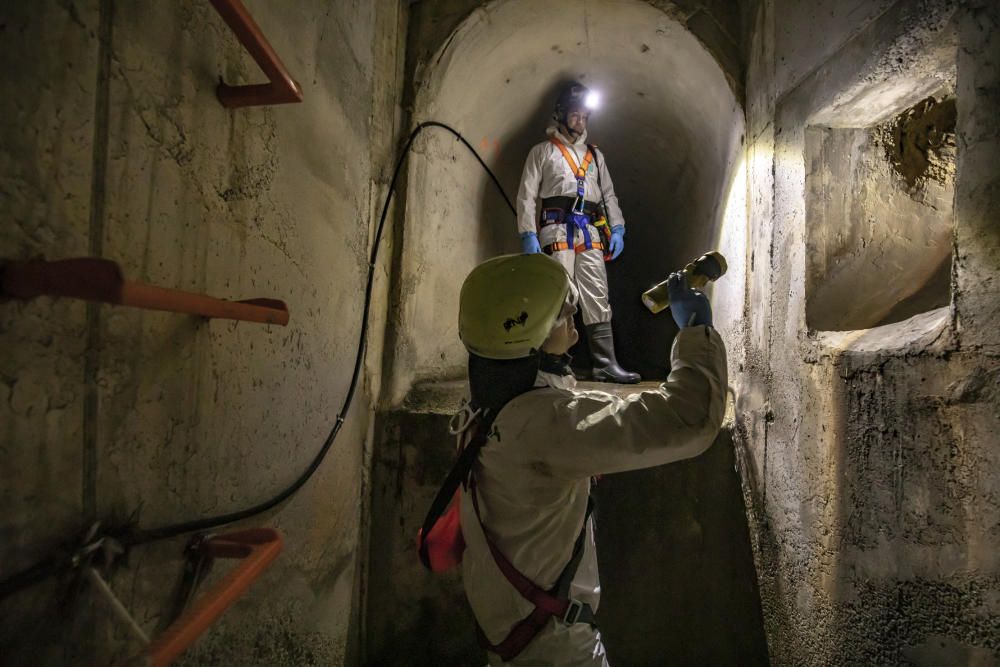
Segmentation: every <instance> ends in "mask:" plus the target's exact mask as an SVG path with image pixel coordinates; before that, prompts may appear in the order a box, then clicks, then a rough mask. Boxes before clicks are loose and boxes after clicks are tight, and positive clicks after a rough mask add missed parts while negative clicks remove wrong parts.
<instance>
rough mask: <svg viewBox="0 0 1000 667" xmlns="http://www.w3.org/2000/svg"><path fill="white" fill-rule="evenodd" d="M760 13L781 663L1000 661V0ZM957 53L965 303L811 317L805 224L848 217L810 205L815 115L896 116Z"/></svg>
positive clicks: (751, 82) (754, 500)
mask: <svg viewBox="0 0 1000 667" xmlns="http://www.w3.org/2000/svg"><path fill="white" fill-rule="evenodd" d="M754 22H755V23H754V30H753V34H754V39H753V42H752V48H751V49H750V51H749V54H748V62H749V67H748V79H747V99H748V134H749V146H748V150H749V154H748V163H749V165H750V172H749V175H748V178H749V183H750V192H751V193H752V196H751V198H750V211H751V215H750V220H751V222H750V229H749V253H750V257H751V261H750V264H749V281H748V285H747V290H748V295H749V296H748V299H747V304H748V307H747V312H746V321H747V324H748V327H747V329H746V331H744V332H743V346H744V348H745V349H744V354H745V368H746V374H745V376H744V378H743V386H742V391H741V394H740V397H739V402H738V406H737V415H738V420H739V428H738V431H739V433H740V435H741V437H740V440H741V442H742V446H741V447H740V448H739V450H738V455H739V456H738V460H739V464H740V467H741V470H742V474H743V478H744V481H745V491H746V497H747V502H748V509H749V511H750V515H751V519H752V522H751V532H752V539H753V541H754V545H755V553H756V558H757V568H758V574H759V576H760V582H761V595H762V604H763V606H764V615H765V623H766V628H767V634H768V642H769V650H770V655H771V660H772V662H773V663H774V664H789V665H793V664H794V665H798V664H803V665H805V664H808V665H855V664H915V665H937V664H949V665H986V664H996V663H997V661H998V660H1000V559H998V554H1000V533H998V532H997V526H998V525H1000V505H998V503H997V495H996V489H997V488H998V486H1000V478H998V472H997V471H998V470H1000V468H998V466H997V436H996V433H997V432H998V427H1000V422H998V412H997V410H996V406H997V396H998V395H997V391H998V388H1000V384H998V382H1000V359H998V357H997V350H998V342H1000V339H998V337H997V329H996V327H995V322H996V319H995V318H996V315H997V312H996V311H997V307H998V306H997V303H998V299H997V298H996V289H995V285H996V281H997V276H998V275H1000V254H998V251H997V248H998V232H997V230H998V226H997V224H996V211H997V210H998V209H997V203H998V202H997V192H998V189H997V169H996V165H995V156H996V155H997V137H998V136H1000V133H998V132H997V130H998V128H997V122H998V121H997V119H998V118H1000V109H998V105H997V99H998V96H997V92H998V86H1000V80H998V76H1000V75H998V69H997V67H998V65H997V63H998V61H1000V58H998V51H1000V32H998V26H1000V15H998V10H997V6H996V4H995V3H975V2H973V3H962V4H961V6H958V4H957V3H948V2H931V1H927V2H923V1H920V2H910V1H900V2H896V3H890V2H876V1H860V2H847V3H844V2H818V3H799V2H791V1H787V0H767V1H765V2H763V3H762V5H761V10H760V11H759V13H758V14H757V15H756V17H755V18H754ZM942 56H944V60H942ZM949 61H950V63H953V64H954V66H955V71H956V73H957V78H956V79H955V90H956V102H957V109H958V114H957V128H956V136H957V156H956V162H957V171H956V175H955V184H954V191H955V195H954V204H953V207H954V208H953V215H954V233H953V235H952V237H951V242H952V244H953V255H954V258H955V261H954V265H953V269H952V271H951V274H950V288H951V293H952V297H953V298H952V301H951V303H950V304H949V306H947V307H945V308H943V309H937V310H931V311H928V312H926V313H924V314H921V315H916V316H914V317H912V318H909V319H907V320H904V321H902V322H898V323H896V324H891V325H888V326H883V327H877V328H872V329H866V330H859V331H844V332H839V333H816V332H812V333H810V331H809V327H808V326H807V321H806V312H807V307H808V304H807V298H808V294H807V292H806V285H807V280H806V275H807V271H808V268H809V267H810V266H813V265H814V263H815V262H816V261H818V260H819V259H821V258H817V257H813V256H811V255H810V253H812V252H814V251H815V250H816V248H815V247H812V246H810V244H809V243H808V240H809V238H810V236H811V235H813V234H815V233H824V232H832V231H833V230H824V229H822V228H816V227H813V225H816V224H819V223H817V222H816V220H815V217H810V213H811V212H813V211H811V210H810V208H809V207H808V206H807V203H806V202H807V185H806V184H807V177H808V175H809V174H810V173H814V172H811V170H810V163H809V162H808V161H807V158H808V157H809V152H808V150H807V135H808V132H810V131H813V130H808V128H810V127H812V128H823V127H830V126H838V127H845V126H847V127H869V126H872V125H874V124H877V123H880V122H883V121H885V120H886V119H888V118H890V117H892V116H893V115H895V114H898V113H899V112H901V111H903V110H904V109H906V108H908V107H909V106H910V105H912V104H914V103H915V102H917V101H919V100H920V99H922V98H923V97H926V96H927V95H928V94H930V93H932V92H934V91H935V90H938V89H940V88H946V87H947V86H948V83H949V77H948V74H947V69H948V63H949ZM847 117H851V118H853V120H852V122H851V123H843V122H840V121H842V120H843V119H844V118H847ZM819 131H822V130H819ZM986 155H992V156H993V157H992V161H993V162H992V163H991V162H990V159H989V158H986ZM944 214H947V211H945V212H944ZM920 231H921V232H923V231H924V230H920ZM856 271H858V272H860V273H865V272H866V268H865V267H864V266H863V265H858V266H857V268H856ZM867 271H868V272H872V271H877V267H875V266H872V267H871V268H868V269H867ZM874 279H875V278H874V276H873V275H864V276H862V278H861V280H862V281H864V280H868V281H874ZM888 279H890V280H891V279H892V277H891V276H889V277H888ZM869 284H874V283H873V282H871V283H869ZM860 296H864V295H863V294H862V295H860ZM991 318H993V319H992V321H993V322H994V324H993V325H990V326H987V325H986V324H985V323H986V322H987V321H989V320H990V319H991Z"/></svg>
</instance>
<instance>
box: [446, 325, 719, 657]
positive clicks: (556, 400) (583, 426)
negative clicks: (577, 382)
mask: <svg viewBox="0 0 1000 667" xmlns="http://www.w3.org/2000/svg"><path fill="white" fill-rule="evenodd" d="M542 375H544V374H540V376H542ZM727 386H728V380H727V373H726V351H725V347H724V346H723V343H722V339H721V338H720V337H719V334H718V333H716V331H715V330H714V329H712V328H711V327H705V326H697V327H689V328H686V329H682V330H681V331H680V333H678V334H677V337H676V339H675V340H674V345H673V350H672V352H671V371H670V375H669V376H668V377H667V380H666V382H664V383H663V384H662V385H660V387H659V388H657V389H655V390H647V391H643V392H641V393H637V394H633V395H631V396H629V397H627V398H621V397H618V396H614V395H611V394H608V393H605V392H601V391H580V390H570V389H557V388H554V387H551V386H549V387H546V388H543V389H535V390H533V391H529V392H527V393H525V394H522V395H520V396H518V397H516V398H514V399H513V400H511V401H510V402H509V403H508V404H507V405H506V406H505V407H504V408H503V409H502V410H501V411H500V413H499V414H498V415H497V418H496V420H495V421H494V426H495V428H494V429H493V430H492V432H491V435H490V437H489V439H488V441H487V443H486V444H485V445H484V447H483V449H482V451H481V453H480V455H479V460H478V461H477V463H476V465H475V467H474V468H473V471H474V474H475V477H476V484H477V489H476V491H477V493H478V494H479V505H480V510H481V511H482V519H483V524H484V525H485V526H486V529H487V530H488V531H489V533H490V535H491V537H492V539H493V540H494V542H495V543H496V545H497V547H498V548H499V549H500V551H501V552H502V553H503V554H504V555H505V556H506V557H507V559H508V560H510V561H511V563H512V564H513V565H514V567H515V568H517V569H518V570H520V572H521V573H522V574H524V575H525V576H526V577H528V578H529V579H531V580H532V581H533V582H534V583H535V584H536V585H537V586H539V587H541V588H542V589H549V588H550V587H552V586H554V585H555V582H556V580H557V579H558V577H559V575H560V574H561V573H562V571H563V568H564V567H565V566H566V564H567V562H568V561H569V559H570V556H571V554H572V551H573V545H574V543H575V541H576V539H577V537H578V536H579V534H580V530H581V528H582V527H583V521H584V516H585V514H586V507H587V498H588V495H589V493H590V479H591V477H592V476H594V475H599V474H606V473H615V472H622V471H625V470H636V469H639V468H649V467H652V466H657V465H662V464H664V463H670V462H672V461H677V460H680V459H685V458H690V457H693V456H697V455H698V454H701V453H702V452H704V451H705V450H706V449H707V448H708V447H709V445H711V443H712V441H713V440H714V438H715V436H716V434H717V433H718V430H719V427H720V425H721V424H722V419H723V416H724V413H725V398H726V389H727ZM468 493H469V492H468V490H465V491H464V492H463V495H464V496H465V497H463V498H462V503H461V521H462V533H463V535H464V537H465V541H466V550H465V554H464V556H463V560H462V580H463V583H464V585H465V591H466V596H467V597H468V599H469V603H470V605H471V607H472V610H473V612H474V613H475V615H476V619H477V620H478V622H479V625H480V626H481V627H482V629H483V632H484V633H485V634H486V637H487V639H489V641H490V643H492V644H498V643H500V642H501V641H503V640H504V639H505V638H506V637H507V634H508V633H509V632H510V630H511V628H512V627H513V626H514V625H515V624H516V623H517V622H519V621H520V620H521V619H523V618H524V617H526V616H527V615H528V614H530V613H531V611H532V608H533V607H532V605H531V603H529V602H528V601H527V600H525V599H524V598H523V597H521V595H520V594H519V593H518V592H517V591H516V590H515V589H514V588H513V587H512V586H511V585H510V583H509V582H508V581H507V579H506V578H504V575H503V573H502V572H501V571H500V570H499V568H498V567H497V565H496V563H495V561H494V560H493V557H492V555H491V554H490V552H489V548H488V546H487V544H486V541H485V538H484V536H483V531H482V528H481V527H480V524H479V521H478V520H477V519H476V514H475V511H474V509H473V506H472V501H471V499H470V498H469V497H468ZM593 530H594V527H593V521H592V520H588V521H587V535H586V539H585V543H584V553H583V557H582V560H581V561H580V565H579V568H578V569H577V572H576V576H575V577H574V579H573V581H572V583H571V586H570V597H571V598H575V599H577V600H579V601H580V602H584V603H588V604H590V606H591V607H592V608H593V609H594V610H596V609H597V605H598V602H599V599H600V591H601V587H600V581H599V579H598V574H597V554H596V551H595V546H594V535H593ZM489 658H490V664H491V665H503V664H512V665H519V666H525V665H539V666H540V665H597V666H600V665H607V657H606V656H605V654H604V646H603V644H602V642H601V637H600V633H599V632H598V631H597V630H595V629H594V628H592V627H591V626H590V625H589V624H587V623H577V624H574V625H571V626H568V625H565V624H564V623H562V622H561V621H558V620H556V619H554V618H550V619H549V621H548V624H547V626H546V627H545V628H543V629H542V631H541V632H540V633H539V634H538V635H537V636H536V637H535V639H534V640H532V642H531V643H529V644H528V646H527V647H526V648H525V650H524V651H523V652H522V653H521V654H520V655H518V656H517V657H516V658H514V659H513V660H512V661H511V662H509V663H504V662H502V661H501V659H500V658H499V656H497V655H494V654H492V653H490V654H489Z"/></svg>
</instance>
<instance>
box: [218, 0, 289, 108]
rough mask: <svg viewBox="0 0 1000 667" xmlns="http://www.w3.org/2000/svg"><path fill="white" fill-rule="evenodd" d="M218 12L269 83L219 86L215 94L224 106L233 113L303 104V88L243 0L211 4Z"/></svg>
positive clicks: (223, 0) (219, 0) (219, 1)
mask: <svg viewBox="0 0 1000 667" xmlns="http://www.w3.org/2000/svg"><path fill="white" fill-rule="evenodd" d="M211 3H212V6H213V7H215V11H217V12H218V13H219V16H221V17H222V20H224V21H225V22H226V24H227V25H228V26H229V29H230V30H232V31H233V33H235V35H236V38H237V39H238V40H240V44H242V45H243V48H245V49H246V50H247V52H248V53H249V54H250V55H251V56H252V57H253V59H254V60H255V61H256V62H257V65H258V66H259V67H260V68H261V69H262V70H263V71H264V74H266V75H267V78H268V81H269V83H258V84H252V85H248V86H230V85H228V84H226V83H224V82H221V81H220V82H219V86H218V88H216V90H215V94H216V96H217V97H218V98H219V102H221V103H222V106H224V107H226V108H229V109H233V108H236V107H248V106H257V105H266V104H287V103H290V102H301V101H302V87H301V86H299V84H298V82H297V81H295V79H293V78H292V76H291V75H290V74H289V73H288V70H287V69H285V66H284V64H282V62H281V59H280V58H278V54H277V53H275V52H274V49H273V48H271V44H270V43H269V42H268V41H267V38H266V37H264V33H262V32H261V30H260V27H259V26H258V25H257V23H256V22H255V21H254V20H253V17H252V16H250V12H248V11H247V9H246V7H244V6H243V3H242V2H240V0H211Z"/></svg>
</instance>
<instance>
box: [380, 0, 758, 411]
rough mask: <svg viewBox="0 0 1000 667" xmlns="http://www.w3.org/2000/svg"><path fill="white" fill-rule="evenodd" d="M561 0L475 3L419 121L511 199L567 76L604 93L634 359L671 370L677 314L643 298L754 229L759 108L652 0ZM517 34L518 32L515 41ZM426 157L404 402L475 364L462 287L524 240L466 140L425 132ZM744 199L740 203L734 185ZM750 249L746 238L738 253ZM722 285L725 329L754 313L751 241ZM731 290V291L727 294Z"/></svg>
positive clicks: (617, 304)
mask: <svg viewBox="0 0 1000 667" xmlns="http://www.w3.org/2000/svg"><path fill="white" fill-rule="evenodd" d="M560 16H561V11H560V8H559V7H558V6H557V5H555V4H551V3H535V2H508V3H502V4H499V5H498V6H496V7H493V8H491V9H490V10H489V11H486V10H477V11H474V12H473V13H472V14H471V15H470V16H469V17H468V18H467V19H466V20H465V21H464V22H463V24H462V25H461V26H460V27H459V28H458V29H457V30H456V31H455V33H454V35H453V36H452V37H451V38H450V39H449V40H448V41H447V42H446V43H445V45H444V47H443V48H442V49H441V52H440V53H439V54H437V56H436V57H435V58H434V60H433V63H434V64H433V66H432V68H431V69H430V70H429V71H428V72H426V73H425V75H424V83H423V85H422V87H421V88H420V89H419V90H418V91H417V94H416V101H415V111H414V115H415V119H416V120H432V119H433V120H441V121H444V122H446V123H448V124H450V125H452V126H453V127H455V128H456V129H458V130H459V131H460V132H462V133H463V134H464V135H465V137H466V138H467V139H469V141H470V142H471V143H472V144H473V145H474V146H476V147H477V148H478V149H479V150H480V152H481V153H482V154H483V157H484V159H485V160H486V161H487V163H488V164H489V165H490V166H491V168H492V169H493V170H494V171H495V172H496V174H497V176H498V177H499V179H500V182H501V183H502V184H503V185H504V188H505V189H506V191H507V193H508V195H509V196H510V197H511V198H512V199H513V197H514V195H516V193H517V188H518V184H519V181H520V176H521V169H522V167H523V165H524V160H525V157H526V155H527V153H528V150H529V149H530V148H531V147H532V146H533V145H534V144H536V143H539V142H541V141H544V140H545V138H546V137H545V134H544V130H545V128H546V127H547V125H548V124H549V122H550V118H551V114H552V105H553V103H554V100H555V95H556V92H557V91H558V88H559V86H560V85H562V84H564V83H565V82H566V81H567V80H570V79H573V78H576V79H579V80H580V81H582V82H584V83H586V84H587V85H588V86H591V87H592V88H594V89H595V90H599V91H600V92H601V95H602V98H603V102H602V105H601V108H600V109H599V110H598V111H597V112H595V113H594V115H593V117H592V120H591V125H590V132H589V138H588V141H591V142H594V143H596V144H597V145H598V146H599V147H600V148H601V150H602V151H603V152H604V153H605V155H606V159H607V163H608V168H609V169H610V172H611V175H612V177H613V179H614V185H615V191H616V192H617V194H618V196H619V200H620V203H621V206H622V210H623V213H624V216H625V220H626V225H627V227H626V237H625V248H626V249H625V252H624V253H623V255H622V256H621V257H620V258H619V259H618V260H616V261H614V262H611V263H609V264H608V274H609V284H610V289H611V301H612V309H613V311H614V317H613V322H614V327H615V332H616V335H617V336H618V341H619V342H618V345H617V348H618V354H619V357H620V359H621V360H622V362H623V363H625V364H626V365H630V366H631V367H634V369H635V370H638V371H639V372H640V373H642V374H643V375H644V376H646V377H648V378H649V379H657V378H659V379H662V378H663V377H665V376H666V370H667V351H668V350H669V343H670V339H671V337H672V335H673V331H675V329H674V324H673V322H672V321H671V319H670V318H669V317H655V316H653V315H651V314H650V313H649V312H648V311H646V310H645V309H644V308H643V307H642V305H641V303H640V300H639V294H640V293H641V292H642V291H643V290H645V289H647V288H648V287H650V286H651V285H653V284H655V283H657V282H659V281H660V280H663V279H664V278H665V277H666V276H667V274H668V273H669V272H670V271H673V270H676V269H679V268H680V267H682V266H683V265H684V264H685V263H686V262H687V261H689V260H691V259H693V258H694V257H696V256H697V255H700V254H701V253H703V252H706V251H708V250H710V249H713V248H715V247H716V246H721V247H722V250H723V252H724V253H725V252H726V250H727V247H726V246H727V243H732V242H733V241H734V240H736V241H739V240H741V239H742V237H743V233H744V232H743V228H744V227H745V210H744V206H743V201H744V200H743V194H744V193H743V192H742V188H743V187H745V186H744V183H745V181H744V180H743V179H742V178H736V173H737V171H738V170H739V169H743V166H744V165H743V162H742V161H741V160H740V154H741V153H740V151H741V146H742V142H743V134H744V128H743V112H742V109H741V107H740V105H739V103H738V102H737V101H736V98H735V96H734V94H733V92H732V91H731V90H730V88H729V85H728V83H727V81H726V78H725V76H724V75H723V72H722V70H721V68H720V67H719V65H718V63H717V62H716V61H715V60H714V59H713V58H712V56H711V55H710V54H709V53H708V52H707V51H706V50H705V48H704V47H703V46H702V45H701V44H700V43H699V42H698V41H697V40H696V39H695V37H694V36H693V35H691V34H690V32H688V31H687V30H686V29H685V28H684V27H683V26H681V25H680V24H678V23H677V22H676V21H674V20H672V19H670V18H669V17H668V16H667V15H666V14H665V13H663V12H662V11H660V10H657V9H656V8H653V7H651V6H649V4H647V3H645V2H640V1H638V0H637V1H635V2H625V3H614V4H601V3H595V4H593V5H588V6H587V9H586V11H585V12H583V13H576V14H573V15H572V18H571V19H570V20H568V21H561V23H562V28H561V29H560V30H559V31H558V32H553V31H552V30H551V29H550V28H549V26H551V25H553V24H554V22H560V19H559V17H560ZM515 31H516V33H517V38H516V39H514V38H512V37H511V35H512V34H513V33H514V32H515ZM417 143H418V146H417V147H415V155H414V156H413V160H412V163H411V166H410V172H409V173H410V180H409V188H408V191H407V193H406V194H407V196H406V204H405V206H406V218H405V220H406V222H405V229H404V232H403V248H402V251H401V252H402V261H401V272H400V276H399V281H400V283H401V284H403V285H406V289H405V296H403V297H402V299H401V303H400V307H401V326H400V327H399V330H400V332H401V333H400V334H399V335H398V337H397V339H396V342H395V347H394V349H393V353H394V354H395V357H394V366H395V368H394V369H393V377H392V381H391V382H392V384H391V386H392V389H391V392H392V398H391V400H393V401H398V400H399V399H401V398H402V396H404V395H405V393H406V391H408V389H409V387H410V386H411V383H412V382H413V381H426V380H434V379H448V378H453V377H461V376H462V375H463V374H464V363H465V357H464V351H463V350H462V348H461V345H459V344H458V342H457V341H458V338H457V335H456V329H455V323H454V321H453V319H454V318H452V317H451V316H450V313H453V312H455V309H456V306H457V299H458V288H459V286H460V281H459V280H456V277H457V276H458V275H462V274H464V272H466V271H467V270H469V269H471V268H472V266H474V265H475V264H476V263H478V262H479V261H482V260H483V259H486V258H488V257H491V256H494V255H496V254H498V253H502V252H516V251H517V250H518V247H519V246H518V240H517V230H516V225H515V223H514V220H513V218H512V216H511V214H510V211H509V209H508V208H507V206H506V205H505V204H504V202H503V200H502V199H501V198H500V196H499V195H498V194H497V193H496V192H495V190H494V188H493V186H492V184H491V183H489V180H488V177H487V175H486V174H485V173H483V171H482V170H481V169H480V168H479V167H478V166H477V165H475V163H474V161H473V160H472V159H471V157H470V156H469V155H468V154H466V153H465V151H464V149H463V148H462V147H461V146H460V145H459V144H458V143H456V142H455V141H454V139H453V138H451V137H450V136H447V135H444V134H441V135H436V136H435V135H431V134H430V133H425V135H424V137H423V138H421V139H419V140H418V142H417ZM734 180H735V181H738V182H737V183H736V187H735V188H734V190H736V191H737V192H735V193H733V196H734V198H735V199H736V200H738V202H739V203H734V204H733V205H732V206H730V207H729V211H728V219H724V218H726V213H727V203H728V202H729V198H730V186H731V185H732V184H733V182H734ZM736 248H740V245H739V244H737V245H734V246H733V249H736ZM729 254H730V255H732V257H731V258H730V260H731V261H730V270H731V272H730V274H729V275H728V276H726V278H725V279H724V282H720V284H719V285H717V286H716V291H715V295H716V301H717V302H718V304H719V305H718V308H717V310H718V312H719V317H718V319H717V320H716V322H717V324H718V326H719V327H720V329H723V330H725V329H727V328H729V326H730V321H731V320H732V319H734V318H735V317H737V316H739V314H740V312H741V310H742V294H743V291H742V289H741V288H740V283H741V282H742V275H743V272H742V264H743V259H742V250H737V251H736V252H735V253H734V252H730V253H729ZM727 286H728V288H727Z"/></svg>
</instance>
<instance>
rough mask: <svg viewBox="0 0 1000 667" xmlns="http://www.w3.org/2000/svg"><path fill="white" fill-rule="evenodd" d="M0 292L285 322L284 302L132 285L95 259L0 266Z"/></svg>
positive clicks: (111, 266) (112, 267)
mask: <svg viewBox="0 0 1000 667" xmlns="http://www.w3.org/2000/svg"><path fill="white" fill-rule="evenodd" d="M0 296H6V297H14V298H18V299H32V298H34V297H36V296H63V297H70V298H74V299H84V300H86V301H100V302H102V303H110V304H116V305H120V306H135V307H137V308H148V309H150V310H166V311H170V312H174V313H188V314H190V315H201V316H202V317H215V318H222V319H228V320H243V321H247V322H263V323H266V324H280V325H282V326H285V325H286V324H288V306H286V305H285V302H284V301H279V300H278V299H248V300H246V301H226V300H225V299H215V298H213V297H210V296H205V295H203V294H193V293H191V292H182V291H181V290H175V289H167V288H165V287H156V286H155V285H147V284H145V283H134V282H130V281H127V280H125V278H124V277H123V276H122V270H121V268H120V267H119V266H118V264H117V263H115V262H113V261H111V260H109V259H98V258H96V257H80V258H76V259H63V260H58V261H54V262H47V261H45V260H41V259H36V260H29V261H27V262H12V263H10V264H6V265H3V266H0Z"/></svg>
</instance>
